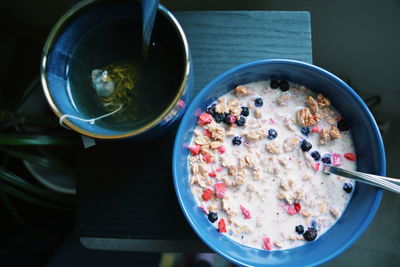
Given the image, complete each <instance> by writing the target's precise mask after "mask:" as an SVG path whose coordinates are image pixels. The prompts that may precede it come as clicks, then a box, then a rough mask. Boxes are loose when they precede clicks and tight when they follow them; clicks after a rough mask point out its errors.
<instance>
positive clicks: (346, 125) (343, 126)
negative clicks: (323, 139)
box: [337, 119, 350, 132]
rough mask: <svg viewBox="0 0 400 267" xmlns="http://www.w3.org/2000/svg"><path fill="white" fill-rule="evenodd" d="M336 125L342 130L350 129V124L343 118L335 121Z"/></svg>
mask: <svg viewBox="0 0 400 267" xmlns="http://www.w3.org/2000/svg"><path fill="white" fill-rule="evenodd" d="M337 127H338V129H339V130H340V131H342V132H343V131H348V130H350V125H349V123H348V122H347V121H346V120H345V119H340V121H338V123H337Z"/></svg>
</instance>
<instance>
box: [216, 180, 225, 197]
mask: <svg viewBox="0 0 400 267" xmlns="http://www.w3.org/2000/svg"><path fill="white" fill-rule="evenodd" d="M214 190H215V196H216V197H217V198H224V195H225V191H226V185H225V184H224V183H216V184H215V185H214Z"/></svg>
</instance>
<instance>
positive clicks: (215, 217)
mask: <svg viewBox="0 0 400 267" xmlns="http://www.w3.org/2000/svg"><path fill="white" fill-rule="evenodd" d="M208 220H209V221H210V222H211V223H214V222H216V221H217V220H218V214H217V213H216V212H212V211H211V212H210V213H208Z"/></svg>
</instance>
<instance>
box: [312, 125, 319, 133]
mask: <svg viewBox="0 0 400 267" xmlns="http://www.w3.org/2000/svg"><path fill="white" fill-rule="evenodd" d="M311 132H312V133H319V132H321V127H320V126H314V127H313V128H312V129H311Z"/></svg>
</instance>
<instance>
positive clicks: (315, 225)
mask: <svg viewBox="0 0 400 267" xmlns="http://www.w3.org/2000/svg"><path fill="white" fill-rule="evenodd" d="M311 227H312V228H315V229H317V222H316V221H315V220H312V221H311Z"/></svg>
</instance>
